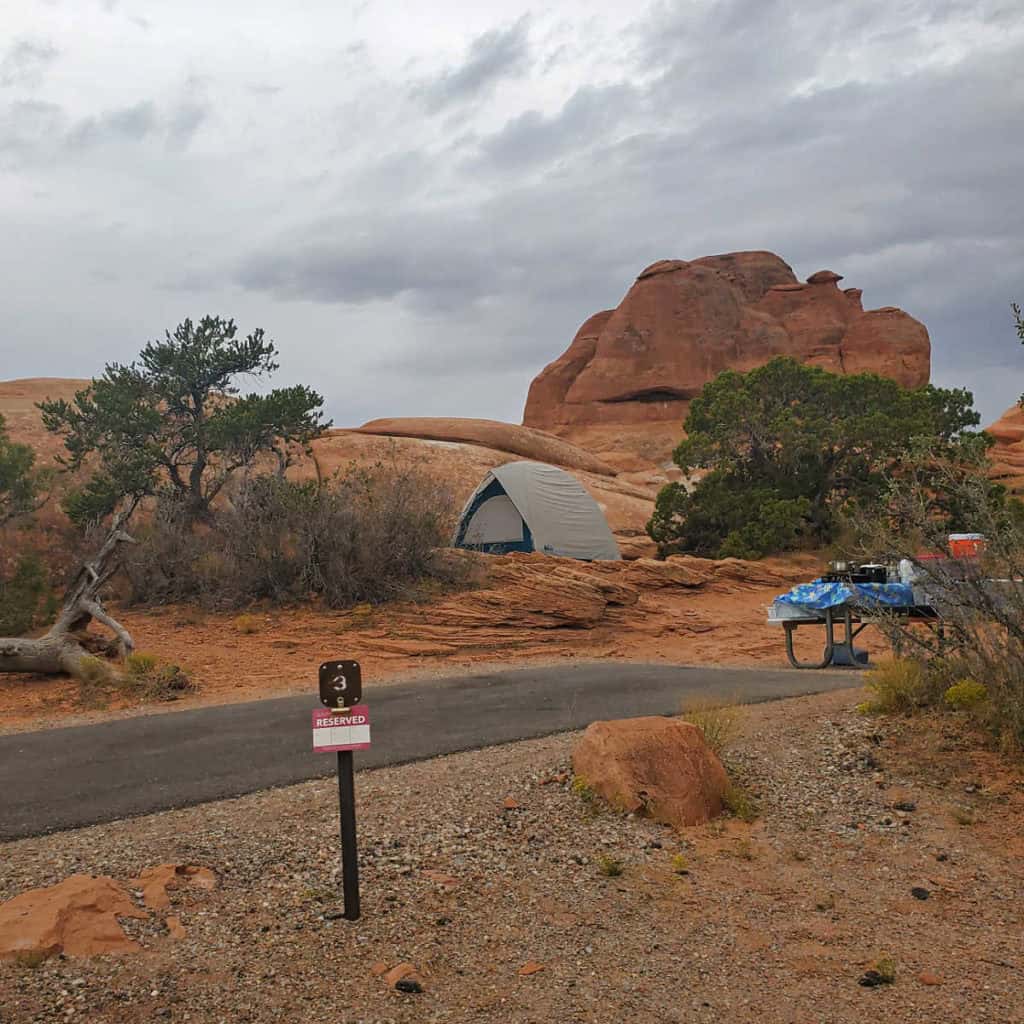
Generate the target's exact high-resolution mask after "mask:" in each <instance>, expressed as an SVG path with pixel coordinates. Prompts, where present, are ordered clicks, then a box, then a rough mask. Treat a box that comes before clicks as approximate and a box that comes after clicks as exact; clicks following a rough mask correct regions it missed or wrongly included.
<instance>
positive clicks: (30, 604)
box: [0, 554, 56, 636]
mask: <svg viewBox="0 0 1024 1024" xmlns="http://www.w3.org/2000/svg"><path fill="white" fill-rule="evenodd" d="M55 605H56V600H55V598H54V596H53V593H52V590H51V588H50V578H49V574H48V572H47V571H46V566H45V565H44V564H43V561H42V559H41V558H40V557H39V556H38V555H36V554H26V555H21V556H20V557H19V558H18V560H17V562H16V563H15V565H14V571H13V572H12V573H11V575H10V576H9V577H8V578H7V579H4V578H2V577H0V636H21V635H23V634H24V633H27V632H28V631H29V630H31V629H32V628H33V627H35V626H39V625H43V624H45V623H46V622H47V621H48V620H49V619H51V618H52V617H53V614H54V612H55V611H56V607H55Z"/></svg>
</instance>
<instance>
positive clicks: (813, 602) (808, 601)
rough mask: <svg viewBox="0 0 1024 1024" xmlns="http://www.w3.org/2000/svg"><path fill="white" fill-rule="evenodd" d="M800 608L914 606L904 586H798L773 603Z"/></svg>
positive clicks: (819, 582) (820, 583)
mask: <svg viewBox="0 0 1024 1024" xmlns="http://www.w3.org/2000/svg"><path fill="white" fill-rule="evenodd" d="M775 600H776V601H781V602H782V603H783V604H796V605H799V606H800V607H801V608H815V609H823V608H835V607H837V606H838V605H842V604H850V605H853V606H855V607H857V608H878V607H886V608H907V607H910V606H912V605H913V603H914V588H913V587H911V586H910V585H909V584H906V583H824V582H823V581H822V580H820V579H819V580H815V581H814V582H813V583H798V584H797V585H796V586H795V587H794V588H793V589H792V590H791V591H790V592H789V593H788V594H781V595H780V596H779V597H777V598H776V599H775Z"/></svg>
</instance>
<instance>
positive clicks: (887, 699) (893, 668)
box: [865, 658, 928, 712]
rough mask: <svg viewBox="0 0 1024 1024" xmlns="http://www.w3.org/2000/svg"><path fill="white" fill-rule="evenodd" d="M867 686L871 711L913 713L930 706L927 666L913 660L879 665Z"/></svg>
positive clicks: (869, 677) (871, 673)
mask: <svg viewBox="0 0 1024 1024" xmlns="http://www.w3.org/2000/svg"><path fill="white" fill-rule="evenodd" d="M865 686H866V687H867V689H868V690H869V691H870V693H871V700H870V701H868V710H871V711H883V712H884V711H914V710H915V709H917V708H919V707H922V706H923V705H924V704H926V703H928V700H927V696H926V695H927V692H928V684H927V678H926V675H925V670H924V665H923V664H922V663H921V662H920V661H914V660H912V659H910V658H892V659H890V660H888V661H882V662H879V663H878V665H876V666H875V668H873V669H872V670H871V671H870V672H868V674H867V679H866V682H865Z"/></svg>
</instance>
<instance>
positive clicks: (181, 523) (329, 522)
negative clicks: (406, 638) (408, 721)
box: [126, 463, 455, 609]
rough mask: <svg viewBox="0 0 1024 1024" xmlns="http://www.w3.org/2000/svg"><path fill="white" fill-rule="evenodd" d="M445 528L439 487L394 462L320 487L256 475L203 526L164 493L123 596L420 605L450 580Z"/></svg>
mask: <svg viewBox="0 0 1024 1024" xmlns="http://www.w3.org/2000/svg"><path fill="white" fill-rule="evenodd" d="M450 519H451V499H450V496H449V494H448V492H447V491H446V490H445V489H444V488H443V487H442V486H440V485H439V484H438V483H437V482H436V481H434V480H433V479H431V478H430V477H429V476H428V475H427V474H425V473H423V472H421V471H420V470H419V469H418V468H416V467H400V466H398V465H396V464H393V463H392V464H379V465H378V466H376V467H374V468H373V469H370V470H353V471H351V472H349V473H347V474H346V475H344V476H341V477H338V478H335V479H333V480H331V481H329V482H328V483H326V484H323V485H321V484H318V483H316V482H307V483H294V482H292V481H289V480H286V479H283V478H280V477H276V476H262V477H255V478H253V479H250V480H248V481H246V482H245V484H244V485H243V486H241V487H240V488H239V490H238V492H237V493H236V494H235V495H234V496H233V497H232V499H231V501H230V503H229V504H227V505H226V506H225V507H223V508H219V509H216V510H215V511H214V512H213V514H212V515H211V517H210V520H209V522H207V523H203V524H198V525H195V524H194V523H193V521H192V518H191V517H190V515H189V514H188V511H187V509H184V508H183V507H182V506H181V504H180V503H179V502H176V501H175V500H173V499H172V498H170V497H169V496H165V497H164V498H163V499H162V500H161V501H160V502H159V504H158V507H157V509H156V512H155V514H154V516H153V519H152V521H151V522H150V523H149V524H148V526H147V527H146V528H145V529H144V530H143V531H142V532H141V535H140V541H141V543H140V544H139V545H138V546H137V547H136V548H135V549H134V550H133V551H131V552H130V553H129V554H128V558H127V561H126V570H127V574H128V578H129V580H130V582H131V591H130V595H129V599H130V600H131V601H133V602H135V603H144V604H155V603H165V602H197V603H199V604H202V605H204V606H206V607H210V608H225V609H226V608H238V607H244V606H246V605H250V604H251V603H253V602H254V601H259V600H267V601H270V602H273V603H286V602H293V601H300V600H305V599H309V598H318V599H321V600H323V601H324V602H325V603H326V604H328V605H329V606H331V607H335V608H340V607H348V606H352V605H359V604H362V603H368V604H376V603H379V602H382V601H387V600H391V599H394V598H400V597H409V596H415V594H416V592H417V587H419V586H424V585H431V584H436V583H437V582H438V581H443V582H448V581H450V580H451V579H452V578H453V573H454V571H455V570H454V568H453V563H451V562H450V561H449V560H445V559H443V558H441V557H439V554H438V549H439V548H440V547H441V546H442V545H443V544H444V543H445V542H446V540H447V535H448V529H449V526H450Z"/></svg>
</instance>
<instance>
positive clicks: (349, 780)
mask: <svg viewBox="0 0 1024 1024" xmlns="http://www.w3.org/2000/svg"><path fill="white" fill-rule="evenodd" d="M338 806H339V808H340V811H341V884H342V891H343V893H344V898H345V917H346V918H347V919H348V920H349V921H358V920H359V854H358V851H357V850H356V787H355V772H354V768H353V761H352V751H351V750H339V751H338Z"/></svg>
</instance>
